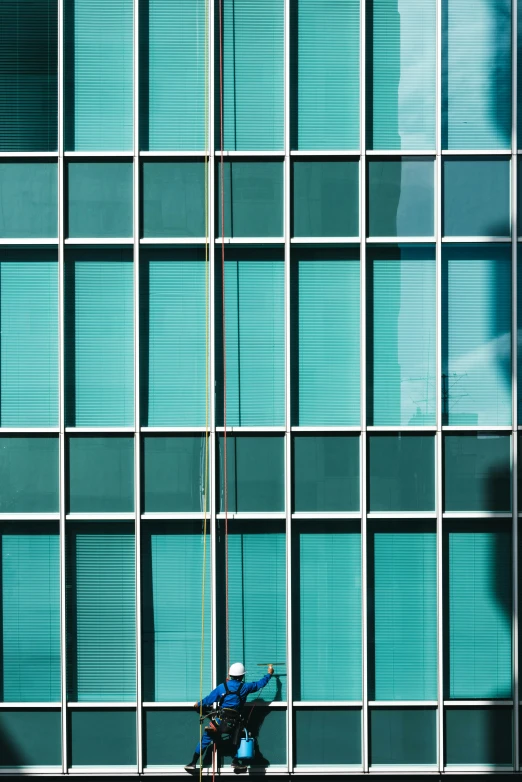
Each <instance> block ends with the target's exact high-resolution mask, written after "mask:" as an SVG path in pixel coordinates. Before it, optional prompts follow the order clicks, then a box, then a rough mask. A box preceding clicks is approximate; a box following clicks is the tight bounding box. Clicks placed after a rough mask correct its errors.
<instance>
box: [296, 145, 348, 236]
mask: <svg viewBox="0 0 522 782" xmlns="http://www.w3.org/2000/svg"><path fill="white" fill-rule="evenodd" d="M358 188H359V163H358V161H355V160H294V162H293V164H292V208H293V214H292V235H293V236H295V237H298V236H303V237H307V236H314V237H321V236H324V237H331V236H346V237H348V236H358V235H359V199H358V195H357V194H358Z"/></svg>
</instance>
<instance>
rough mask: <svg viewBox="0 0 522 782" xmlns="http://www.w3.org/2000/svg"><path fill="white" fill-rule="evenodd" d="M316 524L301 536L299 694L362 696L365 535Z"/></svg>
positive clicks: (310, 697) (302, 696) (340, 697)
mask: <svg viewBox="0 0 522 782" xmlns="http://www.w3.org/2000/svg"><path fill="white" fill-rule="evenodd" d="M336 524H338V525H339V522H336ZM357 524H358V522H357ZM314 526H315V528H316V530H317V531H315V530H314V531H312V529H311V528H310V527H308V528H306V527H304V529H303V530H302V531H301V533H300V535H299V557H300V569H299V579H300V606H299V607H300V668H301V671H300V674H301V675H300V682H301V691H300V693H299V696H298V697H299V700H304V701H306V700H328V701H336V700H360V699H361V698H362V658H361V651H362V642H361V638H362V621H361V535H360V532H359V530H358V529H357V531H356V530H355V528H353V529H350V531H348V530H346V529H343V530H339V529H338V531H334V530H333V529H332V528H331V527H332V525H328V524H327V523H325V522H324V521H322V522H314ZM328 526H329V527H330V528H328ZM343 526H344V525H343ZM323 529H324V531H322V530H323Z"/></svg>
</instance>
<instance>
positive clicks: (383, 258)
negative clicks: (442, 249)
mask: <svg viewBox="0 0 522 782" xmlns="http://www.w3.org/2000/svg"><path fill="white" fill-rule="evenodd" d="M398 256H399V257H398ZM368 267H369V279H368V286H367V290H368V318H369V323H368V347H367V350H368V384H367V388H368V415H369V418H368V423H370V424H371V425H373V426H406V425H408V424H411V425H416V426H419V425H423V424H425V425H434V424H435V398H436V382H435V381H436V378H435V370H436V364H435V345H436V337H435V308H436V307H435V255H434V251H432V250H428V251H426V250H423V249H422V248H412V249H408V248H406V247H402V248H401V249H400V250H398V251H397V250H390V251H388V252H386V251H383V252H382V253H380V254H379V255H377V256H376V257H374V258H373V259H369V262H368Z"/></svg>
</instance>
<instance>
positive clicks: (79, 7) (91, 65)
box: [64, 0, 133, 151]
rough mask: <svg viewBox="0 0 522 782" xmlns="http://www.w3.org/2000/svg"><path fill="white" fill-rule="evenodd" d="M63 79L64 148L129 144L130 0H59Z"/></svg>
mask: <svg viewBox="0 0 522 782" xmlns="http://www.w3.org/2000/svg"><path fill="white" fill-rule="evenodd" d="M64 79H65V147H66V149H71V150H81V151H87V150H104V151H106V150H110V151H112V150H114V151H117V150H132V146H133V139H132V133H133V117H132V114H133V94H132V93H133V2H132V0H65V62H64Z"/></svg>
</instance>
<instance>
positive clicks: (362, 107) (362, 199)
mask: <svg viewBox="0 0 522 782" xmlns="http://www.w3.org/2000/svg"><path fill="white" fill-rule="evenodd" d="M359 8H360V11H359V12H360V39H359V41H360V43H359V45H360V59H359V134H360V138H359V146H360V150H361V159H360V163H359V181H360V187H359V236H360V238H361V245H360V253H359V258H360V261H359V264H360V266H359V268H360V275H361V279H360V292H361V297H360V302H361V303H360V308H361V311H360V351H361V355H360V362H359V366H360V372H361V377H360V393H361V400H360V403H361V404H360V416H361V422H360V423H361V442H360V444H359V454H360V468H359V469H360V508H361V621H362V671H361V673H362V701H363V704H362V726H361V727H362V729H361V736H362V768H363V771H364V772H367V771H368V770H369V737H368V736H369V721H368V720H369V718H368V622H367V588H368V572H367V571H368V563H367V555H368V553H367V552H368V549H367V515H366V485H367V475H366V438H367V429H366V0H361V2H360V7H359Z"/></svg>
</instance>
